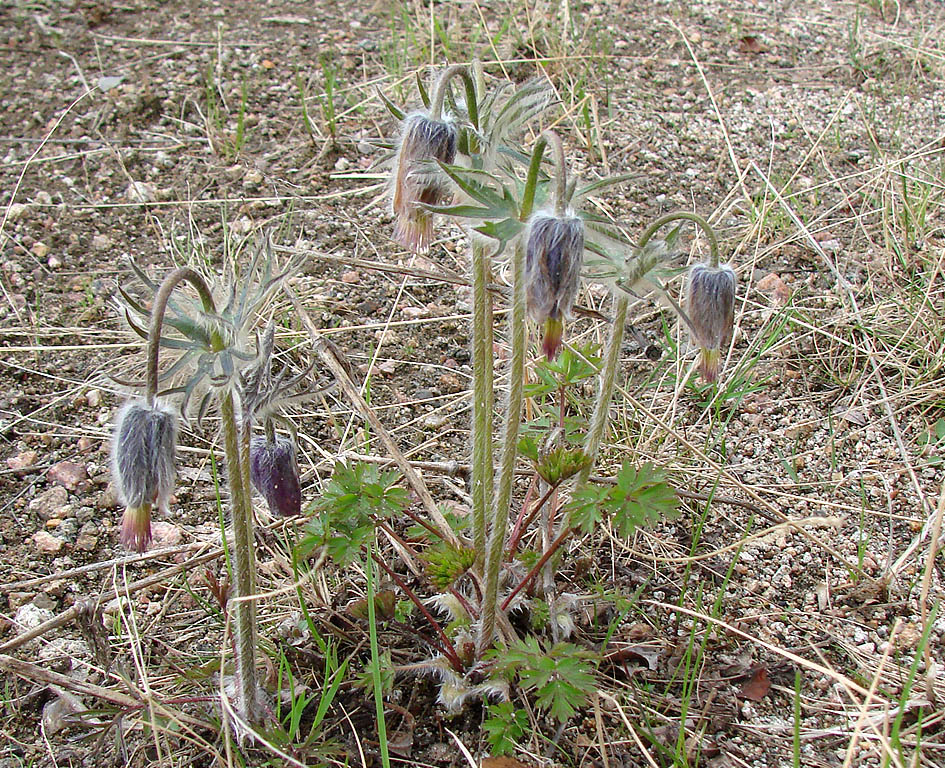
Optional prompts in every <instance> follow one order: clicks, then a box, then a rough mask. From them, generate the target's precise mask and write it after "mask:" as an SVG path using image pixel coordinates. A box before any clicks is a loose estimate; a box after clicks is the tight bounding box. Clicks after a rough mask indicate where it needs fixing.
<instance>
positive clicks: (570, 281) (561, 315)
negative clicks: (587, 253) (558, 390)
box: [525, 211, 584, 360]
mask: <svg viewBox="0 0 945 768" xmlns="http://www.w3.org/2000/svg"><path fill="white" fill-rule="evenodd" d="M526 238H527V239H526V246H525V283H526V285H527V295H528V311H529V314H531V316H532V319H533V320H535V321H536V322H537V323H539V324H541V326H542V349H543V350H544V353H545V356H546V357H547V358H548V359H549V360H551V359H553V358H554V357H555V355H557V353H558V349H559V348H560V347H561V339H562V336H563V335H564V320H565V319H566V318H567V317H569V316H570V314H571V305H572V304H573V303H574V297H575V295H576V294H577V289H578V281H579V279H580V275H581V265H582V263H583V261H584V221H583V219H581V218H579V217H578V216H575V215H574V214H573V212H568V214H566V215H564V216H555V215H553V214H551V213H548V212H546V211H539V212H538V213H536V214H535V215H534V216H532V217H531V219H530V220H529V222H528V231H527V232H526Z"/></svg>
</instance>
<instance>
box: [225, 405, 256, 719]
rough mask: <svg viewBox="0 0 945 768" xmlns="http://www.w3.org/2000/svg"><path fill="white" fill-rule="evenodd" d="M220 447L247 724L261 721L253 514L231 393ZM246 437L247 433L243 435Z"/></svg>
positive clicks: (241, 702)
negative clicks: (230, 521)
mask: <svg viewBox="0 0 945 768" xmlns="http://www.w3.org/2000/svg"><path fill="white" fill-rule="evenodd" d="M220 416H221V421H222V422H223V447H224V450H225V452H226V470H227V478H228V479H229V483H230V497H231V499H232V503H233V539H234V542H233V544H234V546H233V555H234V557H233V565H234V581H235V586H236V597H237V598H238V599H237V600H236V603H235V612H236V674H237V678H238V681H239V691H240V699H239V705H240V709H241V714H242V715H243V717H245V718H246V719H247V720H248V721H249V722H251V723H257V722H259V720H260V719H261V714H262V713H261V712H260V711H259V687H258V685H257V683H256V603H255V602H254V600H255V594H256V557H255V549H254V547H255V541H254V540H253V523H252V516H253V510H252V506H251V504H250V498H251V497H250V494H249V489H248V487H247V484H248V454H249V451H248V450H247V451H246V452H245V453H246V460H245V461H244V457H243V455H242V454H243V451H242V450H241V447H242V446H241V443H243V442H245V440H241V436H240V430H239V427H238V425H237V420H236V408H235V406H234V403H233V393H232V392H231V391H230V390H225V391H224V394H223V395H222V397H221V398H220ZM247 434H248V433H247Z"/></svg>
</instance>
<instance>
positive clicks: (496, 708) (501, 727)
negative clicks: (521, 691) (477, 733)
mask: <svg viewBox="0 0 945 768" xmlns="http://www.w3.org/2000/svg"><path fill="white" fill-rule="evenodd" d="M487 712H488V717H487V718H486V719H485V720H484V721H483V723H482V730H483V731H484V732H485V734H486V741H488V742H489V747H490V749H491V751H492V754H493V755H496V756H499V755H510V754H512V753H513V752H514V751H515V747H516V745H517V744H518V742H519V740H520V739H521V738H522V736H524V735H525V731H526V729H527V728H528V713H527V712H526V711H525V710H524V709H516V708H515V705H514V704H513V703H512V702H511V701H500V702H498V703H497V704H490V705H489V706H488V710H487Z"/></svg>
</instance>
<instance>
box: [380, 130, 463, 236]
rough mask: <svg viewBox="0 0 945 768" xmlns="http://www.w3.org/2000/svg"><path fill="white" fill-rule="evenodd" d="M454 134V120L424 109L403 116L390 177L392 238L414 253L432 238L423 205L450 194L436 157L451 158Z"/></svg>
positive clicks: (429, 219)
mask: <svg viewBox="0 0 945 768" xmlns="http://www.w3.org/2000/svg"><path fill="white" fill-rule="evenodd" d="M458 135H459V131H458V129H457V127H456V124H455V123H453V122H450V121H445V120H434V119H433V118H432V117H430V116H429V115H428V114H427V113H426V112H413V113H411V114H409V115H407V117H405V118H404V122H403V126H402V129H401V135H400V143H399V146H398V147H397V157H396V160H395V161H394V175H393V181H392V185H393V189H392V198H391V204H392V208H393V212H394V219H395V229H394V239H395V240H397V242H399V243H400V244H401V245H403V246H405V247H406V248H410V249H411V250H413V251H415V252H417V253H424V252H426V251H427V250H429V248H430V243H431V242H432V241H433V214H432V213H430V211H428V210H426V208H424V207H423V206H424V205H439V204H440V203H443V202H445V201H446V199H447V197H448V195H449V194H450V189H449V186H448V183H447V181H446V179H445V178H444V177H443V173H442V172H441V171H440V169H439V168H438V167H437V165H436V161H437V160H438V161H440V162H441V163H452V162H453V160H454V159H455V157H456V140H457V137H458Z"/></svg>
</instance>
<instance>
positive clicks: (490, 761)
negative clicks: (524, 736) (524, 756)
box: [479, 757, 532, 768]
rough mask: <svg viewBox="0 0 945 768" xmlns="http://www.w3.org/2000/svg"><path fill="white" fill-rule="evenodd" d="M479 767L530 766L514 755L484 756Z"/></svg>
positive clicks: (513, 767) (520, 767)
mask: <svg viewBox="0 0 945 768" xmlns="http://www.w3.org/2000/svg"><path fill="white" fill-rule="evenodd" d="M479 768H532V766H530V765H528V764H527V763H523V762H522V761H521V760H516V759H515V758H514V757H484V758H483V759H482V762H481V763H479Z"/></svg>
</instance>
